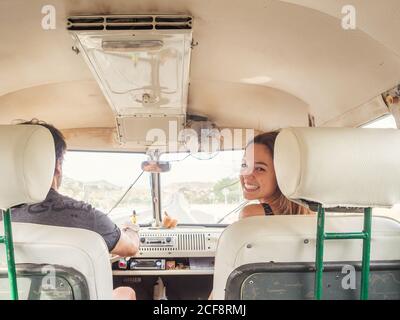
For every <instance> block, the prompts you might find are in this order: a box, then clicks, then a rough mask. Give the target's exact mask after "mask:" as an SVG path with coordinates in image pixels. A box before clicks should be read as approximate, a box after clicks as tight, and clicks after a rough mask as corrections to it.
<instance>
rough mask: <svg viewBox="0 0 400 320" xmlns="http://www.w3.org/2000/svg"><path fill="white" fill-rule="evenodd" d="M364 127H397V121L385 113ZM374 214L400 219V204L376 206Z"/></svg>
mask: <svg viewBox="0 0 400 320" xmlns="http://www.w3.org/2000/svg"><path fill="white" fill-rule="evenodd" d="M362 127H363V128H393V129H396V128H397V126H396V121H395V120H394V117H393V116H392V115H391V114H389V115H385V116H383V117H380V118H378V119H376V120H374V121H371V122H369V123H367V124H365V125H363V126H362ZM373 212H374V214H379V215H383V216H387V217H391V218H393V219H396V220H400V219H399V217H400V204H396V205H394V206H393V207H392V208H390V209H385V208H374V209H373Z"/></svg>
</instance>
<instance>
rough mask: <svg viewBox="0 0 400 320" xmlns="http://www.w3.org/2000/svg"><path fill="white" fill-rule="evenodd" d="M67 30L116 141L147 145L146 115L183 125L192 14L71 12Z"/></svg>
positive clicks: (149, 120)
mask: <svg viewBox="0 0 400 320" xmlns="http://www.w3.org/2000/svg"><path fill="white" fill-rule="evenodd" d="M67 29H68V30H69V31H70V33H71V34H72V36H73V38H74V39H75V42H76V48H77V49H78V50H79V52H80V53H82V54H83V56H84V59H85V61H86V63H87V64H88V66H89V68H90V69H91V71H92V73H93V75H94V77H95V78H96V80H97V82H98V84H99V86H100V88H101V90H102V92H103V93H104V95H105V97H106V99H107V101H108V103H109V105H110V107H111V109H112V111H113V113H114V115H115V118H116V121H117V124H118V126H117V128H118V131H119V132H118V136H119V139H120V142H133V141H135V142H137V143H141V144H149V143H150V142H151V141H147V140H146V132H147V131H148V130H149V128H150V127H151V123H155V122H154V121H152V120H151V118H152V117H153V118H154V117H158V118H159V119H158V125H159V126H161V127H163V125H162V124H160V122H164V123H165V125H166V124H167V122H169V121H170V120H174V121H178V127H179V126H180V127H183V125H184V122H185V115H186V109H187V96H188V84H189V66H190V54H191V43H192V17H190V16H187V15H111V16H73V17H68V18H67ZM146 122H147V123H146ZM133 127H134V130H132V129H133ZM141 127H143V128H142V129H141Z"/></svg>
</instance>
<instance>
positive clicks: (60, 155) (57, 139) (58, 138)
mask: <svg viewBox="0 0 400 320" xmlns="http://www.w3.org/2000/svg"><path fill="white" fill-rule="evenodd" d="M19 124H25V125H26V124H27V125H40V126H43V127H45V128H47V129H48V130H49V131H50V132H51V135H52V136H53V139H54V147H55V151H56V167H55V169H54V177H53V183H52V185H51V186H52V188H54V189H56V190H57V189H58V188H59V187H60V185H61V180H62V163H63V160H64V154H65V151H67V143H66V142H65V138H64V136H63V134H62V133H61V132H60V130H58V129H57V128H55V127H54V126H52V125H51V124H48V123H46V122H44V121H41V120H38V119H32V120H30V121H24V122H21V123H19Z"/></svg>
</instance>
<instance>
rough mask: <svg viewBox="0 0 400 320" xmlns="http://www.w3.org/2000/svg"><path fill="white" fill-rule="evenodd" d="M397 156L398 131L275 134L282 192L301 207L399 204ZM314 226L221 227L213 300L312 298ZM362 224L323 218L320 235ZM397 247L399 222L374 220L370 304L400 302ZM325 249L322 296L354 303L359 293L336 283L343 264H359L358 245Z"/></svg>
mask: <svg viewBox="0 0 400 320" xmlns="http://www.w3.org/2000/svg"><path fill="white" fill-rule="evenodd" d="M398 159H400V131H399V130H392V129H350V128H290V129H284V130H282V131H281V132H280V133H279V135H278V137H277V140H276V143H275V154H274V166H275V171H276V176H277V181H278V185H279V187H280V189H281V191H282V192H283V194H284V195H285V196H286V197H288V198H289V199H290V200H292V201H295V202H298V203H301V204H303V205H306V206H307V205H308V204H310V203H319V204H322V205H323V206H324V207H326V208H329V207H357V208H359V207H361V208H362V207H391V206H393V205H394V204H396V203H400V183H399V181H400V165H399V162H398ZM399 218H400V217H399ZM316 222H317V217H316V215H315V216H314V215H312V216H289V215H279V216H266V217H252V218H246V219H243V220H241V221H238V222H236V223H234V224H232V225H230V226H229V227H227V228H226V230H225V231H224V232H223V233H222V235H221V237H220V239H219V243H218V248H217V252H216V260H215V273H214V289H213V290H214V291H213V298H214V299H242V298H243V299H246V298H249V297H251V298H255V299H256V298H260V297H261V298H266V299H275V298H276V299H288V298H294V299H306V298H310V299H311V298H313V290H314V288H313V284H314V272H315V270H314V262H315V248H316V230H317V226H316ZM362 227H363V215H362V214H361V215H354V214H340V215H337V214H335V215H327V217H326V222H325V230H326V232H360V231H361V230H362ZM399 247H400V223H399V222H398V221H396V220H393V219H390V218H386V217H377V216H374V217H373V220H372V242H371V277H372V279H378V280H377V281H370V284H371V285H372V289H370V297H371V298H372V299H374V298H375V299H381V298H385V297H386V298H396V299H399V298H400V286H398V285H397V287H393V286H396V283H400V282H399V281H397V280H400V251H399V250H398V248H399ZM324 252H325V255H324V261H325V262H327V263H328V265H329V264H332V266H331V268H333V269H332V272H333V273H332V274H331V276H332V279H330V280H329V279H328V280H327V281H325V280H324V281H325V282H326V283H328V284H329V285H330V286H331V288H330V289H329V290H327V288H325V291H326V297H331V298H335V297H336V298H337V297H341V298H357V297H358V293H357V294H356V293H354V292H353V293H352V294H348V293H349V292H350V291H346V292H344V291H341V288H340V287H339V284H340V281H335V279H342V278H343V276H344V275H343V274H342V273H341V271H342V269H341V268H342V267H343V266H345V265H347V264H349V265H353V266H354V265H359V264H360V261H361V256H362V241H361V240H330V241H326V242H325V249H324ZM389 265H390V266H389ZM357 268H358V267H357ZM382 272H384V274H382ZM294 275H295V276H294ZM325 276H326V277H328V276H329V272H325V275H324V277H325ZM357 277H359V275H358V276H357ZM374 277H375V278H374ZM301 279H302V280H301ZM307 279H308V280H307ZM379 279H381V280H382V279H384V280H385V281H386V282H385V281H384V282H385V283H386V284H385V285H382V281H381V282H380V280H379ZM390 279H392V280H390ZM393 279H394V280H393ZM396 279H397V280H396ZM303 280H304V281H303ZM257 281H258V282H257ZM260 283H261V284H262V285H260ZM388 284H390V285H391V287H387V285H388ZM374 285H376V286H377V287H376V286H375V287H374ZM382 288H383V289H382ZM330 291H331V293H330ZM387 291H390V292H392V295H390V294H388V292H387ZM324 295H325V294H324Z"/></svg>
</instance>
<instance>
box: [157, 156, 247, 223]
mask: <svg viewBox="0 0 400 320" xmlns="http://www.w3.org/2000/svg"><path fill="white" fill-rule="evenodd" d="M242 157H243V151H242V150H239V151H220V152H217V153H215V154H212V155H205V154H201V153H199V154H194V155H189V154H188V153H184V154H165V155H163V156H162V157H161V159H162V160H169V161H171V171H169V172H167V173H163V174H161V192H162V195H161V203H162V212H163V213H164V212H167V213H168V214H169V215H171V216H173V217H174V218H176V219H178V223H181V224H215V223H224V224H226V223H232V222H234V221H236V220H237V219H238V213H239V212H238V211H239V210H238V209H240V207H241V204H243V202H244V199H243V196H242V191H241V186H240V182H239V171H240V165H241V161H242ZM224 216H226V218H225V219H223V217H224Z"/></svg>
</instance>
